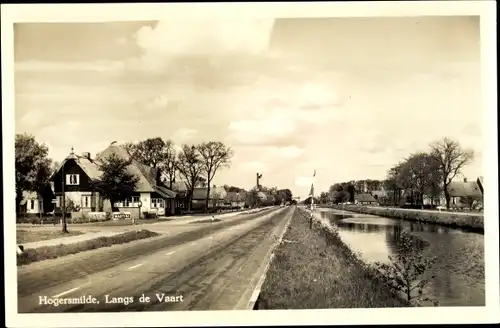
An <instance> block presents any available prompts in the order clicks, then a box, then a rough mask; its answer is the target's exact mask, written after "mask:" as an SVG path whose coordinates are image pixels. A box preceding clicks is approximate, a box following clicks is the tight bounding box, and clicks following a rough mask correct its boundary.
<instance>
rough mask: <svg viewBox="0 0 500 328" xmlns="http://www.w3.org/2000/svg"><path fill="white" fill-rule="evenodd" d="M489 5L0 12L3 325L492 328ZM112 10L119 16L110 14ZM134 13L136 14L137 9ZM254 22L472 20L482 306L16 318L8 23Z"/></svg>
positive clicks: (494, 182)
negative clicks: (479, 134)
mask: <svg viewBox="0 0 500 328" xmlns="http://www.w3.org/2000/svg"><path fill="white" fill-rule="evenodd" d="M495 5H496V2H495V1H412V2H405V1H393V2H375V1H373V2H347V3H340V2H337V3H334V2H331V3H325V2H323V3H315V2H307V3H299V2H295V3H251V4H250V3H247V4H242V3H208V4H203V3H190V4H188V3H183V4H179V3H176V4H151V3H147V4H24V5H2V11H1V13H2V16H1V19H2V80H3V84H2V98H3V108H2V116H3V127H2V131H3V156H4V160H3V164H4V172H3V182H4V192H3V195H4V230H5V232H4V240H5V248H4V249H5V256H4V259H5V260H4V265H5V286H6V289H5V295H6V299H5V304H6V308H5V310H6V325H7V326H8V327H12V326H23V327H39V326H40V324H41V323H43V324H44V325H45V326H51V327H68V325H69V324H70V323H77V324H78V326H80V327H102V326H109V327H132V326H136V327H142V326H162V325H164V326H171V327H180V326H201V325H203V326H219V325H262V324H264V325H278V324H279V325H326V324H329V325H348V324H398V323H399V324H401V323H413V324H428V323H435V324H436V323H449V324H454V323H472V322H475V323H493V322H497V323H498V322H499V317H500V315H499V312H500V310H499V309H500V302H499V298H500V296H499V294H498V290H499V265H498V264H499V263H498V261H499V251H498V232H499V221H498V217H499V215H498V173H497V167H498V165H497V164H498V153H497V151H498V150H497V149H498V145H497V134H496V132H497V103H496V90H497V84H496V83H497V81H496V72H497V70H496V7H495ZM118 8H119V9H118ZM138 8H140V10H138ZM167 10H168V15H172V16H176V17H181V16H183V15H189V16H190V17H193V16H215V17H221V16H228V15H229V16H232V17H234V16H237V15H240V16H247V17H248V16H254V17H273V18H279V17H369V16H386V17H388V16H422V15H480V17H481V23H480V24H481V64H482V65H481V67H482V97H483V99H482V100H483V108H482V109H483V111H484V113H485V115H484V116H483V117H484V126H483V128H484V131H485V137H484V146H485V147H484V177H485V187H486V188H485V189H486V190H487V192H486V195H485V204H486V207H485V218H486V219H485V237H484V238H485V239H484V241H485V271H486V272H485V274H486V288H485V293H486V306H485V307H438V308H405V309H329V310H274V311H216V312H212V311H192V312H191V311H190V312H189V315H183V314H181V313H179V312H173V313H172V312H142V313H119V314H117V313H99V314H96V313H92V314H91V313H81V314H65V313H61V314H18V313H17V290H16V286H17V272H16V269H17V267H16V257H15V247H16V246H15V237H14V236H15V233H14V231H15V229H16V227H15V220H13V219H12V213H14V212H15V204H14V201H13V199H14V198H15V191H14V188H13V186H14V184H15V179H14V135H15V132H14V131H15V126H14V92H13V86H14V60H13V22H49V21H50V22H98V21H127V20H129V21H130V20H156V19H165V16H166V15H167V12H166V11H167Z"/></svg>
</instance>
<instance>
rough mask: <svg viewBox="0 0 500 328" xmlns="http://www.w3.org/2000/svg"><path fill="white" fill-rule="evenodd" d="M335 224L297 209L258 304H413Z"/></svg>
mask: <svg viewBox="0 0 500 328" xmlns="http://www.w3.org/2000/svg"><path fill="white" fill-rule="evenodd" d="M407 306H408V304H407V303H406V302H404V301H403V300H402V299H401V298H400V297H398V296H397V295H395V294H393V293H392V292H390V291H388V290H387V287H386V285H385V284H384V283H383V282H382V281H381V280H379V279H378V278H377V274H376V273H375V272H374V271H373V270H372V269H371V268H370V267H368V266H367V265H365V264H364V263H363V262H362V261H361V260H359V259H358V258H357V257H356V256H355V255H354V254H353V253H352V252H351V250H350V249H349V248H348V247H347V246H346V245H345V244H343V243H342V241H341V240H340V238H339V237H338V235H337V234H336V233H335V232H334V231H332V229H330V228H329V227H326V226H324V225H322V224H321V223H320V222H318V221H316V220H315V221H314V224H313V227H312V229H311V230H309V218H308V217H306V216H305V215H303V214H301V210H296V211H295V213H294V215H293V217H292V219H291V223H290V226H289V228H288V230H287V231H286V233H285V235H284V237H283V240H282V242H281V244H280V245H279V246H278V248H277V249H276V251H275V253H274V257H273V261H272V262H271V265H270V268H269V270H268V272H267V275H266V279H265V281H264V284H263V286H262V288H261V293H260V296H259V299H258V302H257V306H256V308H257V309H259V310H260V309H319V308H383V307H407Z"/></svg>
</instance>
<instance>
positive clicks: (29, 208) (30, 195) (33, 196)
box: [20, 191, 44, 216]
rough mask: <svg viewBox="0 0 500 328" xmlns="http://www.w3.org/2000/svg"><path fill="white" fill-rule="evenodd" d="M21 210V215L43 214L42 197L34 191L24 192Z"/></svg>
mask: <svg viewBox="0 0 500 328" xmlns="http://www.w3.org/2000/svg"><path fill="white" fill-rule="evenodd" d="M20 210H21V214H26V215H28V216H33V215H39V214H42V213H43V212H44V210H43V199H42V195H41V194H40V193H38V192H34V191H32V192H29V191H23V198H22V200H21V203H20Z"/></svg>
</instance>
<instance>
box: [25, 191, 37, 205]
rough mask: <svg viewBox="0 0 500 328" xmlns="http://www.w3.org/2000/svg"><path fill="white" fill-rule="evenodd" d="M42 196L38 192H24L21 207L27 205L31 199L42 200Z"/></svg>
mask: <svg viewBox="0 0 500 328" xmlns="http://www.w3.org/2000/svg"><path fill="white" fill-rule="evenodd" d="M40 198H41V196H40V194H39V193H37V192H36V191H23V199H22V200H21V203H20V205H24V204H26V202H27V201H28V200H30V199H40Z"/></svg>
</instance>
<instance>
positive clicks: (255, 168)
mask: <svg viewBox="0 0 500 328" xmlns="http://www.w3.org/2000/svg"><path fill="white" fill-rule="evenodd" d="M242 168H243V169H244V170H247V171H252V172H260V173H266V172H268V171H269V167H268V165H267V164H265V163H264V162H261V161H250V162H247V163H245V164H243V165H242Z"/></svg>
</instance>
